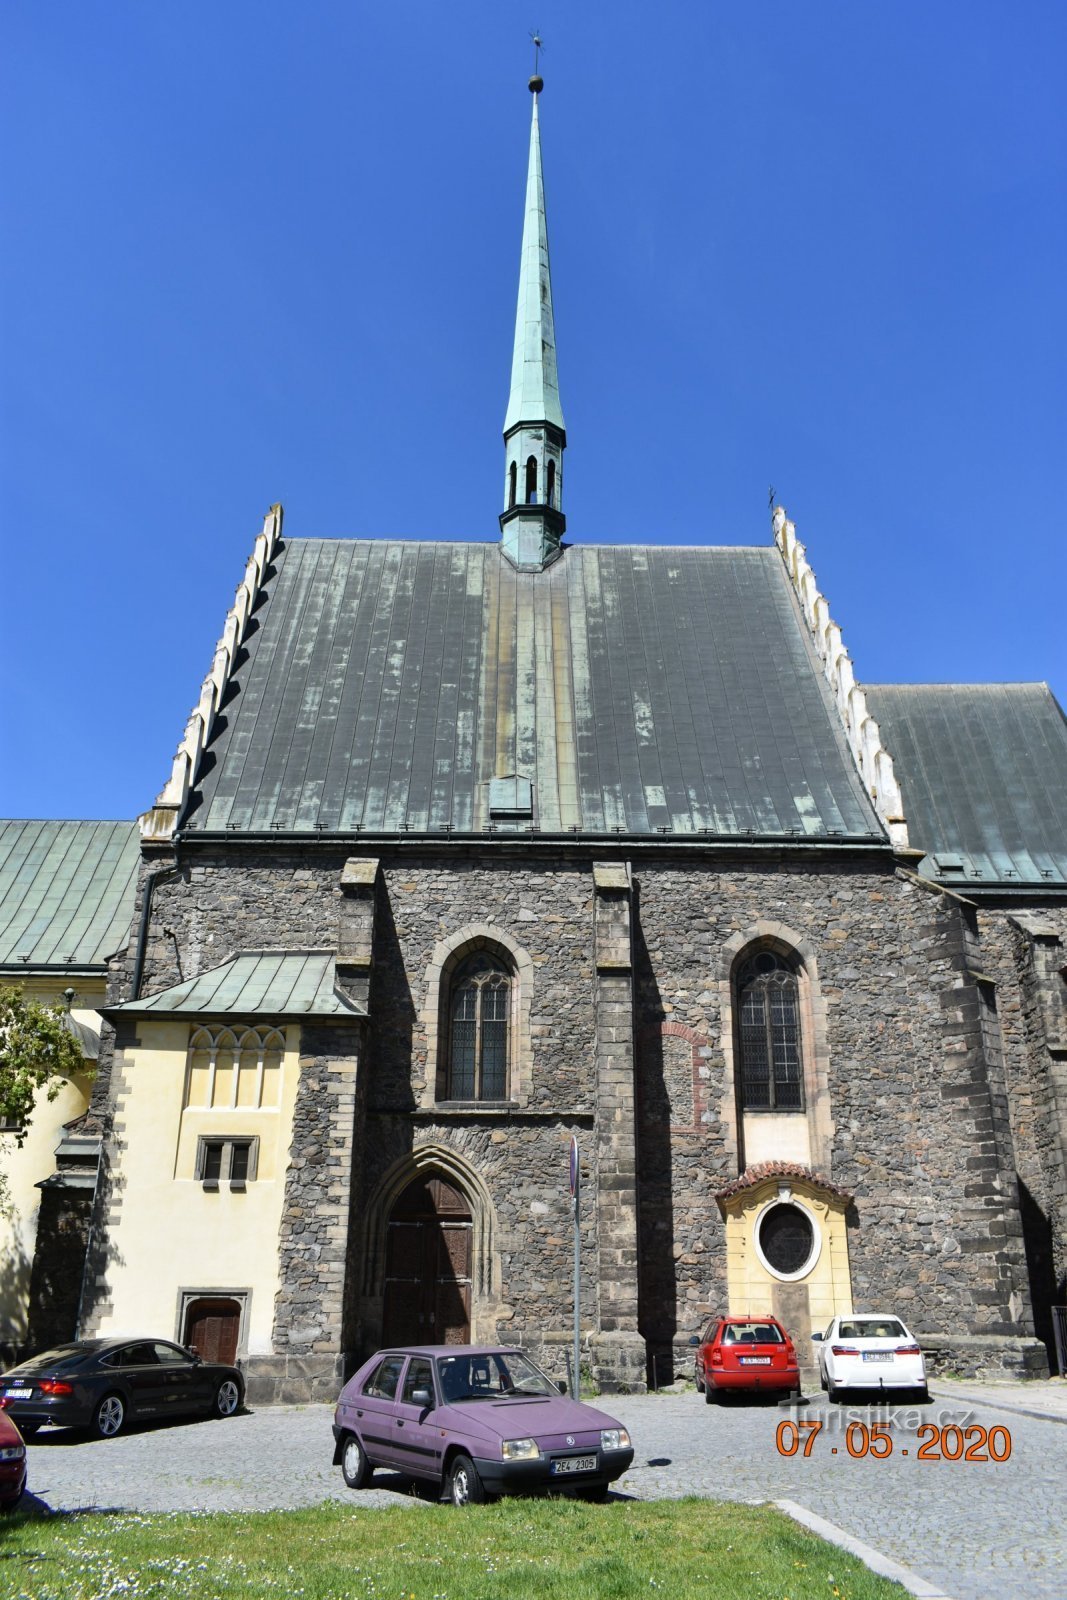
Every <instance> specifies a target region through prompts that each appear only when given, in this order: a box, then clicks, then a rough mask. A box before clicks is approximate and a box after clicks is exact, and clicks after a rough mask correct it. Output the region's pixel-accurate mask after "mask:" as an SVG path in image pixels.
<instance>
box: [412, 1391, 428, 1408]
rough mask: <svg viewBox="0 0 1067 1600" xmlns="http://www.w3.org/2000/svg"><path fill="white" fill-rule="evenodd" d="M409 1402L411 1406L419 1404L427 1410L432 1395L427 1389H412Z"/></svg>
mask: <svg viewBox="0 0 1067 1600" xmlns="http://www.w3.org/2000/svg"><path fill="white" fill-rule="evenodd" d="M411 1403H412V1405H413V1406H421V1407H422V1409H423V1410H424V1411H429V1409H430V1407H431V1406H432V1405H433V1395H432V1394H431V1393H430V1391H429V1389H413V1390H412V1393H411Z"/></svg>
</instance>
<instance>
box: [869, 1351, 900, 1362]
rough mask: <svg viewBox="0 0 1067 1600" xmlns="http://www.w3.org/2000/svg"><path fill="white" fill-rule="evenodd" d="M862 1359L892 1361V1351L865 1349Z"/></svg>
mask: <svg viewBox="0 0 1067 1600" xmlns="http://www.w3.org/2000/svg"><path fill="white" fill-rule="evenodd" d="M863 1359H864V1361H892V1359H893V1352H892V1350H865V1351H864V1352H863Z"/></svg>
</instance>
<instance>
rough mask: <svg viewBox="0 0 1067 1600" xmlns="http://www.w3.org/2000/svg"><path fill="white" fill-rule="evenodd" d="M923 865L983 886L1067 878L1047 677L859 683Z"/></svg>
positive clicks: (944, 877) (1054, 710)
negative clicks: (889, 758)
mask: <svg viewBox="0 0 1067 1600" xmlns="http://www.w3.org/2000/svg"><path fill="white" fill-rule="evenodd" d="M866 695H867V703H868V705H869V706H870V708H871V711H872V713H873V714H874V716H875V717H876V719H877V721H878V725H879V727H880V729H881V732H882V738H883V740H884V742H885V745H886V748H887V749H888V750H889V753H890V754H891V756H892V757H893V764H894V768H895V770H896V774H897V778H898V780H899V782H900V787H901V791H902V793H903V796H904V811H905V815H906V816H907V819H908V832H909V836H910V839H911V843H912V846H913V848H915V849H918V850H926V851H928V852H929V855H928V857H927V860H926V861H925V862H924V863H923V867H922V870H923V872H924V874H926V875H929V876H933V877H936V878H938V879H939V880H940V881H941V882H943V883H946V884H957V885H959V887H960V891H961V893H963V894H966V893H967V892H968V891H969V890H974V889H979V888H981V887H982V886H984V885H988V886H1000V887H1003V888H1008V889H1010V888H1022V887H1024V886H1026V887H1032V886H1034V885H1037V886H1039V887H1046V888H1051V887H1055V888H1062V887H1063V886H1064V885H1067V721H1065V720H1064V714H1063V711H1062V709H1061V707H1060V706H1059V704H1058V702H1057V701H1056V699H1055V697H1054V696H1053V694H1052V691H1051V690H1050V689H1049V687H1048V685H1047V684H1044V683H993V684H936V683H935V684H878V685H875V686H873V687H867V688H866Z"/></svg>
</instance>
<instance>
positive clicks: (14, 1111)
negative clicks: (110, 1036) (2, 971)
mask: <svg viewBox="0 0 1067 1600" xmlns="http://www.w3.org/2000/svg"><path fill="white" fill-rule="evenodd" d="M63 1014H64V1013H63V1008H62V1006H46V1005H42V1004H41V1002H40V1001H39V1000H32V999H30V998H29V996H28V995H25V994H23V992H22V990H21V989H13V988H7V987H3V988H0V1119H3V1120H5V1121H7V1122H8V1123H13V1124H15V1126H16V1127H17V1128H18V1130H19V1132H18V1133H17V1135H16V1137H17V1140H18V1143H19V1144H21V1143H22V1141H23V1139H24V1138H25V1135H26V1127H27V1124H28V1123H29V1120H30V1116H31V1114H32V1112H33V1106H34V1101H35V1100H36V1098H37V1095H38V1094H39V1093H40V1091H41V1090H42V1089H44V1090H45V1092H46V1094H47V1097H48V1099H49V1100H54V1099H55V1097H56V1095H57V1094H58V1093H59V1091H60V1089H61V1088H62V1086H63V1084H64V1082H65V1081H66V1080H67V1079H68V1078H72V1077H74V1076H75V1074H77V1073H82V1074H84V1073H85V1071H86V1065H85V1060H84V1058H83V1056H82V1052H81V1046H80V1044H79V1043H78V1041H77V1039H75V1038H74V1036H73V1034H71V1033H70V1032H69V1031H68V1029H67V1028H66V1027H65V1026H64V1023H63Z"/></svg>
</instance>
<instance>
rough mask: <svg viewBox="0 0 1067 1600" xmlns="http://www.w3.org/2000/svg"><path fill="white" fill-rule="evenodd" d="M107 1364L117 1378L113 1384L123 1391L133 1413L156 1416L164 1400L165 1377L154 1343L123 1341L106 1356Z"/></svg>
mask: <svg viewBox="0 0 1067 1600" xmlns="http://www.w3.org/2000/svg"><path fill="white" fill-rule="evenodd" d="M107 1364H108V1366H109V1367H111V1368H112V1369H113V1370H114V1372H115V1376H116V1378H118V1379H119V1380H120V1381H119V1382H118V1384H117V1385H116V1387H118V1388H119V1389H125V1391H126V1395H127V1398H128V1400H129V1407H130V1411H131V1413H132V1415H133V1416H135V1417H157V1416H159V1414H160V1413H161V1412H162V1411H163V1409H164V1406H165V1403H166V1402H165V1398H164V1396H165V1393H166V1378H165V1374H164V1372H163V1370H162V1368H161V1367H160V1365H159V1361H158V1359H157V1357H156V1347H155V1345H154V1344H151V1343H148V1342H147V1341H146V1342H145V1343H143V1344H128V1345H124V1346H123V1348H122V1349H121V1350H116V1351H115V1353H114V1355H112V1356H109V1357H108V1363H107Z"/></svg>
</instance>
